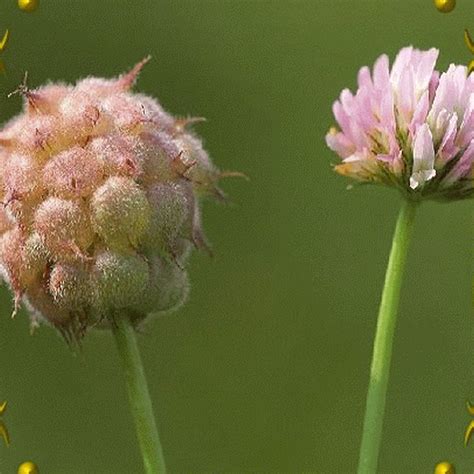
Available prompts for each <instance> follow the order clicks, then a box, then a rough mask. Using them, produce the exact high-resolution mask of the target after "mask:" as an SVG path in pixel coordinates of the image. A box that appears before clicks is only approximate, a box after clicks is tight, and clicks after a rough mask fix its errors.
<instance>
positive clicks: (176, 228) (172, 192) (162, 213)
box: [144, 181, 191, 254]
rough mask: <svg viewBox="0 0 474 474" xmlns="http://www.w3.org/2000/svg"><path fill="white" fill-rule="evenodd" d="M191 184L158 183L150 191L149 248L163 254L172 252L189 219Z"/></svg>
mask: <svg viewBox="0 0 474 474" xmlns="http://www.w3.org/2000/svg"><path fill="white" fill-rule="evenodd" d="M187 187H190V184H189V183H188V182H186V181H183V182H182V183H157V184H154V185H153V186H150V188H149V189H148V200H149V202H150V207H151V219H150V226H149V228H148V232H147V234H146V237H145V239H144V245H145V246H146V247H147V248H151V249H154V250H155V251H159V252H162V253H165V254H166V253H169V252H170V251H171V252H172V250H173V248H174V244H175V242H176V240H177V238H178V237H179V234H180V231H181V229H182V227H183V225H184V222H185V220H186V219H187V218H189V214H190V213H189V207H190V205H191V203H190V202H189V193H187V192H186V188H187Z"/></svg>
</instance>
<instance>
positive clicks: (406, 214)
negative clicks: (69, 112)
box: [357, 200, 417, 474]
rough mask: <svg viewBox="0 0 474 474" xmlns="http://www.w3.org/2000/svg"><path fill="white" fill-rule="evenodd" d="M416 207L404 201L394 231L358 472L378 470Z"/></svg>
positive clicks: (381, 304) (370, 473)
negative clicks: (400, 304) (395, 340)
mask: <svg viewBox="0 0 474 474" xmlns="http://www.w3.org/2000/svg"><path fill="white" fill-rule="evenodd" d="M416 207H417V203H416V202H413V201H408V200H405V201H404V203H403V205H402V208H401V209H400V214H399V215H398V219H397V225H396V227H395V232H394V234H393V241H392V249H391V251H390V257H389V260H388V266H387V271H386V273H385V283H384V288H383V292H382V300H381V302H380V308H379V315H378V320H377V329H376V333H375V341H374V348H373V354H372V365H371V368H370V382H369V390H368V393H367V402H366V407H365V418H364V427H363V431H362V443H361V447H360V456H359V468H358V471H357V472H358V474H373V473H375V472H376V469H377V461H378V456H379V450H380V444H381V439H382V427H383V417H384V411H385V398H386V395H387V385H388V377H389V372H390V360H391V357H392V343H393V335H394V332H395V324H396V320H397V310H398V302H399V300H400V288H401V286H402V277H403V270H404V267H405V263H406V260H407V254H408V246H409V242H410V237H411V234H412V231H413V222H414V218H415V211H416Z"/></svg>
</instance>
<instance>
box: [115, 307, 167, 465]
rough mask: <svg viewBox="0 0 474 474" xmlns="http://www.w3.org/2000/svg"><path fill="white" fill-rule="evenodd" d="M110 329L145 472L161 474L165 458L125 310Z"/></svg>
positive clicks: (133, 332)
mask: <svg viewBox="0 0 474 474" xmlns="http://www.w3.org/2000/svg"><path fill="white" fill-rule="evenodd" d="M113 332H114V336H115V342H116V344H117V349H118V352H119V355H120V359H121V361H122V368H123V370H124V373H125V381H126V384H127V392H128V399H129V402H130V408H131V411H132V415H133V418H134V421H135V429H136V432H137V437H138V443H139V445H140V449H141V452H142V456H143V464H144V465H145V473H146V474H158V473H159V474H163V473H165V472H166V468H165V461H164V457H163V451H162V449H161V444H160V438H159V436H158V430H157V428H156V423H155V417H154V415H153V407H152V404H151V399H150V393H149V391H148V384H147V381H146V378H145V373H144V371H143V364H142V360H141V357H140V352H139V350H138V345H137V339H136V337H135V330H134V328H133V326H132V324H131V322H130V320H129V318H128V317H127V316H126V315H125V314H123V315H120V316H119V317H117V318H116V320H115V327H114V328H113Z"/></svg>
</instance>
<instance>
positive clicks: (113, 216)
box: [91, 176, 150, 249]
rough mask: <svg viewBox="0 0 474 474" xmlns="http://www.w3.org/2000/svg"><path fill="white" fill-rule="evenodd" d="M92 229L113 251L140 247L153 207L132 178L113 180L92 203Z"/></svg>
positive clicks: (106, 183)
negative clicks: (151, 207)
mask: <svg viewBox="0 0 474 474" xmlns="http://www.w3.org/2000/svg"><path fill="white" fill-rule="evenodd" d="M91 212H92V225H93V227H94V229H95V231H96V232H97V233H98V234H99V235H100V236H101V237H102V239H103V240H104V242H105V243H106V245H107V246H109V247H110V248H113V249H127V248H129V247H130V246H131V247H137V246H138V244H139V242H140V239H141V237H142V236H143V234H144V233H145V231H146V230H147V228H148V226H149V223H150V205H149V203H148V200H147V198H146V194H145V192H144V191H142V190H141V189H140V187H139V186H138V184H137V183H135V182H134V181H133V180H132V179H130V178H125V177H118V176H114V177H112V178H109V179H108V180H107V181H106V182H105V183H104V184H103V185H102V186H100V187H99V188H98V189H97V190H96V191H95V193H94V195H93V196H92V200H91Z"/></svg>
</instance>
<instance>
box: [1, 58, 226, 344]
mask: <svg viewBox="0 0 474 474" xmlns="http://www.w3.org/2000/svg"><path fill="white" fill-rule="evenodd" d="M146 61H147V59H146V60H144V61H142V62H141V63H139V64H137V65H136V66H135V67H134V68H133V69H132V70H131V71H130V72H129V73H127V74H124V75H122V76H120V77H118V78H116V79H112V80H106V79H99V78H95V77H89V78H86V79H83V80H81V81H79V82H78V83H77V84H76V85H75V86H71V85H65V84H49V85H46V86H43V87H40V88H38V89H35V90H30V89H28V88H27V86H26V83H25V84H23V85H22V86H20V88H19V92H21V93H22V95H23V96H24V99H25V101H24V102H25V103H24V111H23V112H22V113H21V114H20V115H18V116H17V117H15V118H14V119H12V120H11V121H10V122H9V123H7V124H6V125H5V126H4V127H3V129H2V130H1V131H0V167H1V169H2V172H1V174H0V192H1V200H2V202H3V207H2V210H0V235H1V237H0V265H1V268H2V271H3V274H4V278H5V279H6V280H7V282H8V283H9V285H10V286H11V288H12V290H13V292H14V295H15V309H16V308H17V307H18V305H19V304H20V302H21V301H24V302H25V303H26V304H27V306H28V307H29V309H30V311H31V314H32V322H33V323H34V324H37V323H38V321H43V320H44V321H46V322H48V323H50V324H51V325H53V326H54V327H55V328H57V329H58V330H59V331H60V332H61V333H62V334H63V335H64V336H65V337H67V338H79V337H81V336H82V335H83V334H84V332H85V331H86V329H87V328H89V327H93V326H107V325H108V323H109V321H110V319H111V318H113V317H115V316H114V315H116V314H118V313H122V314H127V315H128V317H129V318H131V319H132V320H134V321H140V320H143V319H144V318H145V317H146V315H147V314H149V313H154V312H160V311H169V310H171V309H174V308H176V307H177V306H179V305H180V304H181V303H182V302H183V301H184V299H185V298H186V296H187V293H188V278H187V273H186V270H185V269H184V265H185V262H186V259H187V256H188V254H189V252H190V249H191V247H192V245H193V244H194V245H196V246H198V247H205V245H206V243H205V238H204V235H203V232H202V230H201V224H200V209H199V203H198V198H199V196H201V195H205V194H218V193H219V190H218V188H217V186H216V181H217V179H218V178H219V176H220V173H219V172H218V170H217V169H216V168H215V167H214V166H213V165H212V164H211V162H210V160H209V157H208V155H207V153H206V152H205V150H204V149H203V147H202V144H201V141H200V140H199V139H198V138H197V137H196V136H195V135H194V134H192V133H191V132H189V131H188V130H187V128H186V126H187V125H188V124H189V122H190V121H192V119H189V120H188V119H176V118H174V117H172V116H171V115H169V114H168V113H166V112H165V111H164V110H163V108H162V107H161V106H160V105H159V104H158V102H157V101H155V100H154V99H152V98H150V97H148V96H145V95H141V94H137V93H132V92H130V89H131V87H132V85H133V84H134V82H135V79H136V77H137V75H138V73H139V71H140V69H141V68H142V66H143V65H144V64H145V62H146Z"/></svg>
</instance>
